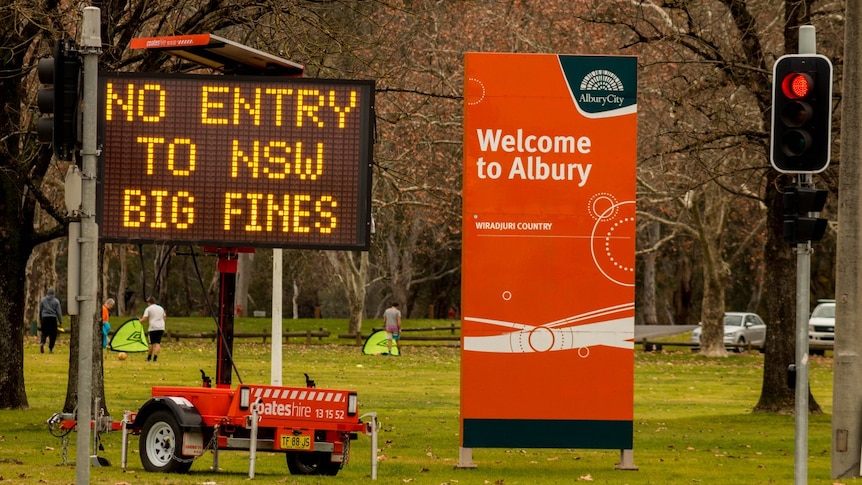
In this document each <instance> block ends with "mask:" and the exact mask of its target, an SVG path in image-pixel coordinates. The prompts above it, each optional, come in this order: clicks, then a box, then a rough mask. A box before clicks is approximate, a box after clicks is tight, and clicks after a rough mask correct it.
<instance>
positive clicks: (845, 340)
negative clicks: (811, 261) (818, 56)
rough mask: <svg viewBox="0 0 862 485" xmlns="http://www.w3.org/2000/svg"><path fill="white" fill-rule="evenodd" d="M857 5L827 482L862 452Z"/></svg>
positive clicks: (850, 469) (844, 142) (857, 9)
mask: <svg viewBox="0 0 862 485" xmlns="http://www.w3.org/2000/svg"><path fill="white" fill-rule="evenodd" d="M860 22H862V6H860V4H859V2H846V4H845V16H844V78H843V94H842V101H841V102H842V104H843V111H842V113H841V135H842V136H841V164H840V166H839V177H838V196H839V199H838V253H837V262H836V266H837V269H836V273H837V281H836V288H835V296H836V304H835V348H834V361H833V390H832V405H833V409H832V478H847V477H858V476H860V469H859V464H860V452H862V385H860V383H862V356H860V355H859V354H860V342H862V324H860V322H859V321H858V317H859V316H860V315H862V284H860V274H859V264H858V263H859V261H860V260H862V238H860V235H859V230H860V227H859V221H858V217H859V214H860V212H862V201H860V200H859V184H860V183H862V171H860V170H859V157H860V155H862V147H860V139H859V136H858V134H859V130H860V121H862V86H860V83H862V67H860V63H859V51H860V42H862V39H861V38H860V35H862V29H860Z"/></svg>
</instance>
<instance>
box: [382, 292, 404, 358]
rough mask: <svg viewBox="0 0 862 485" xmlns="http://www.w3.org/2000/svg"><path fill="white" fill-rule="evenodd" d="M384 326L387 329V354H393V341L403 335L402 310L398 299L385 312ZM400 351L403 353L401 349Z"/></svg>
mask: <svg viewBox="0 0 862 485" xmlns="http://www.w3.org/2000/svg"><path fill="white" fill-rule="evenodd" d="M383 326H384V329H385V330H386V348H387V349H388V351H387V352H386V355H392V341H393V340H395V341H397V340H398V339H399V337H400V335H401V310H399V309H398V302H397V301H396V302H394V303H392V306H391V307H389V308H387V309H386V311H384V312H383ZM395 345H398V344H397V343H396V344H395ZM398 353H399V354H401V349H399V351H398Z"/></svg>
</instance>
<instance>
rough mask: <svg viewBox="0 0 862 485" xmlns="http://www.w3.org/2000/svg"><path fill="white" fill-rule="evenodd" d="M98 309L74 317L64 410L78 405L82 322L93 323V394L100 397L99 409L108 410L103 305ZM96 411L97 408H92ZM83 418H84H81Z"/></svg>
mask: <svg viewBox="0 0 862 485" xmlns="http://www.w3.org/2000/svg"><path fill="white" fill-rule="evenodd" d="M97 307H98V311H97V312H96V314H94V315H90V316H89V318H86V315H80V316H75V317H72V324H71V325H70V326H71V332H72V333H71V336H70V342H71V343H70V344H69V346H70V348H69V377H68V381H67V385H66V402H65V403H64V404H63V412H64V413H71V412H74V411H75V409H76V408H77V407H78V361H79V360H80V358H79V356H80V352H79V349H78V341H79V338H80V335H81V331H80V327H81V325H82V324H86V325H93V355H92V359H93V375H92V396H93V400H94V401H95V399H97V398H98V399H99V409H101V410H102V411H104V412H105V413H107V412H108V405H107V403H106V402H105V371H104V360H103V355H102V322H101V320H102V318H101V313H102V307H101V305H97ZM82 322H83V323H82ZM91 409H92V410H93V412H94V413H95V412H96V411H97V408H96V407H95V406H93V407H92V408H91ZM79 419H83V418H79Z"/></svg>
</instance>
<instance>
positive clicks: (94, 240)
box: [75, 7, 102, 485]
mask: <svg viewBox="0 0 862 485" xmlns="http://www.w3.org/2000/svg"><path fill="white" fill-rule="evenodd" d="M80 47H81V54H82V57H83V59H84V70H83V72H84V83H83V87H84V89H83V122H82V136H81V158H82V165H83V170H82V172H83V173H82V179H83V182H82V185H81V238H80V243H81V279H80V283H81V285H80V290H81V295H80V296H79V297H78V301H79V303H80V311H81V317H80V320H79V322H80V324H79V328H78V416H77V419H78V439H77V442H76V445H77V450H76V458H75V459H76V483H77V485H87V484H88V483H90V420H91V419H92V414H93V409H92V407H93V406H92V400H93V329H94V328H95V321H96V309H97V306H96V291H97V290H98V283H97V281H96V276H97V274H98V262H97V254H98V250H97V247H98V243H99V228H98V227H97V226H96V155H97V147H96V123H97V120H96V118H97V113H98V110H97V109H96V104H97V102H98V101H97V100H98V93H99V87H98V84H99V77H98V75H99V54H100V53H101V52H102V35H101V18H100V10H99V9H98V8H97V7H85V8H84V18H83V22H82V28H81V46H80ZM96 412H98V410H96Z"/></svg>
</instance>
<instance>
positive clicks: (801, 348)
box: [793, 174, 812, 485]
mask: <svg viewBox="0 0 862 485" xmlns="http://www.w3.org/2000/svg"><path fill="white" fill-rule="evenodd" d="M805 185H807V186H810V185H812V184H811V174H800V175H799V186H800V187H802V186H805ZM810 286H811V242H810V241H808V242H806V243H799V244H797V245H796V359H795V360H796V408H795V412H796V433H795V436H796V446H795V455H794V463H795V467H794V470H795V480H794V482H793V483H794V484H795V485H805V484H807V483H808V307H809V301H808V300H809V298H810V297H809V291H810Z"/></svg>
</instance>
